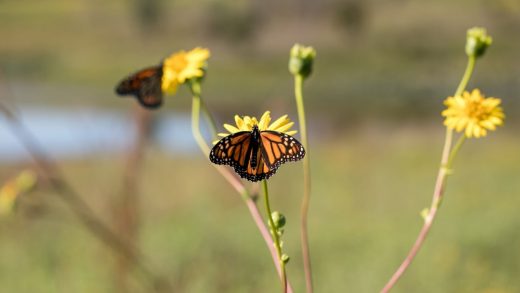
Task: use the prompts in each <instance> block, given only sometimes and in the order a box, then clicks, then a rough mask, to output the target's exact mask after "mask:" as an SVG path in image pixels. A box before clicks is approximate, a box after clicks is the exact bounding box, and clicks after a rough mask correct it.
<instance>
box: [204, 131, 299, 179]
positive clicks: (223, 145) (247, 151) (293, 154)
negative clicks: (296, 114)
mask: <svg viewBox="0 0 520 293" xmlns="http://www.w3.org/2000/svg"><path fill="white" fill-rule="evenodd" d="M304 156H305V149H304V148H303V146H302V144H301V143H299V142H298V141H297V140H296V139H295V138H294V137H292V136H290V135H287V134H285V133H282V132H277V131H272V130H263V131H261V130H259V129H258V126H256V125H255V126H253V130H252V131H239V132H236V133H233V134H230V135H228V136H226V137H224V138H222V139H221V140H220V141H219V142H217V144H216V145H215V146H213V149H211V152H210V154H209V159H210V161H211V162H213V163H215V164H219V165H229V166H231V167H233V168H234V169H235V172H237V173H238V175H240V177H242V178H246V179H247V180H249V181H253V182H255V181H259V180H262V179H267V178H269V177H270V176H271V175H273V174H274V173H276V170H277V169H278V167H280V165H281V164H283V163H285V162H287V161H298V160H300V159H302V158H303V157H304Z"/></svg>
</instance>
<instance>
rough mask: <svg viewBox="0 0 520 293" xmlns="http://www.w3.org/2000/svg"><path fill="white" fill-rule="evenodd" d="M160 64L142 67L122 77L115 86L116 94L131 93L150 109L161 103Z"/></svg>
mask: <svg viewBox="0 0 520 293" xmlns="http://www.w3.org/2000/svg"><path fill="white" fill-rule="evenodd" d="M161 80H162V65H159V66H153V67H148V68H145V69H142V70H140V71H138V72H136V73H134V74H131V75H130V76H128V77H127V78H125V79H123V80H122V81H121V82H120V83H119V84H118V86H117V87H116V93H117V94H118V95H122V96H124V95H133V96H135V97H136V98H137V100H138V101H139V103H140V104H141V105H142V106H144V107H146V108H150V109H154V108H158V107H159V106H161V104H162V96H163V94H162V88H161Z"/></svg>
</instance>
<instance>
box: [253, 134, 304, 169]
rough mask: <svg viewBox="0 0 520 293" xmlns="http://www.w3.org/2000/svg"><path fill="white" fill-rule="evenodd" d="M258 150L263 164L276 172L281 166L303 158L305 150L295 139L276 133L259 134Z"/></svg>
mask: <svg viewBox="0 0 520 293" xmlns="http://www.w3.org/2000/svg"><path fill="white" fill-rule="evenodd" d="M260 138H261V139H260V141H261V143H260V150H261V152H262V158H263V159H264V161H265V164H266V165H267V166H268V167H269V169H270V170H272V171H276V169H278V167H280V165H281V164H283V163H285V162H290V161H299V160H301V159H302V158H303V157H305V149H304V148H303V145H302V144H301V143H300V142H299V141H297V140H296V138H294V137H292V136H290V135H288V134H285V133H282V132H277V131H271V130H266V131H262V132H260Z"/></svg>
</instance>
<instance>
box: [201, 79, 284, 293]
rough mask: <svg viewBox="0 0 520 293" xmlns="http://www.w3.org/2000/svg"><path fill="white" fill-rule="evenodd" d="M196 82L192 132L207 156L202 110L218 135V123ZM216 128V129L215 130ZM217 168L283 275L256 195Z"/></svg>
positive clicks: (223, 168) (235, 178) (227, 172)
mask: <svg viewBox="0 0 520 293" xmlns="http://www.w3.org/2000/svg"><path fill="white" fill-rule="evenodd" d="M194 84H195V83H192V84H191V86H192V87H191V90H192V94H193V98H192V120H191V122H192V124H191V126H192V133H193V136H194V137H195V140H196V141H197V144H198V145H199V148H200V149H201V151H202V153H203V154H204V156H205V157H207V156H208V155H209V151H210V148H209V146H208V144H207V143H206V141H205V140H204V138H203V136H202V133H201V129H200V123H199V121H200V111H201V110H202V111H203V112H204V115H205V118H206V119H207V122H208V123H209V124H210V126H211V127H210V129H212V131H213V135H214V136H216V125H215V122H214V121H215V120H214V119H213V118H212V116H211V113H209V111H208V110H207V108H206V107H205V105H204V103H203V102H202V99H201V97H200V85H198V88H197V86H195V87H193V86H194ZM213 129H214V130H213ZM215 168H216V169H217V171H218V172H219V173H220V174H221V175H222V176H223V177H224V178H225V179H226V180H227V181H228V182H229V184H231V186H233V188H234V189H235V190H236V191H237V192H238V194H240V196H241V197H242V199H243V200H244V202H245V203H246V205H247V208H248V209H249V213H250V214H251V217H252V218H253V221H254V222H255V224H256V226H257V228H258V230H259V231H260V234H261V235H262V238H263V239H264V241H265V243H266V245H267V248H268V249H269V252H270V253H271V257H272V259H273V262H274V264H275V267H276V270H277V271H278V274H279V275H280V277H281V276H282V268H281V266H280V265H279V263H278V256H277V252H276V249H275V248H274V247H273V245H272V244H273V239H272V238H271V234H270V233H269V230H268V228H267V227H266V225H265V223H264V220H263V219H262V216H261V215H260V211H259V210H258V206H257V204H256V201H255V198H256V196H251V194H249V192H248V191H247V189H246V188H245V186H244V184H243V183H242V181H241V180H240V179H239V178H238V177H237V176H236V175H235V174H234V173H232V171H231V170H230V169H229V168H226V167H224V166H217V165H215ZM287 292H288V293H292V292H293V290H292V286H291V284H290V282H289V281H288V280H287Z"/></svg>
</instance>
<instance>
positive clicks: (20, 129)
mask: <svg viewBox="0 0 520 293" xmlns="http://www.w3.org/2000/svg"><path fill="white" fill-rule="evenodd" d="M1 108H3V111H4V112H5V113H6V117H7V118H8V119H7V120H8V121H9V125H10V127H11V130H12V132H13V134H14V135H16V136H17V137H18V139H19V140H20V142H21V143H22V144H23V146H24V147H25V148H26V149H27V151H28V153H29V154H30V155H31V157H32V159H33V160H34V162H35V164H36V166H37V168H38V169H39V174H40V175H41V176H42V177H43V178H45V179H46V180H48V182H49V183H50V186H51V187H52V188H53V189H54V191H55V192H56V195H58V196H59V197H60V198H61V199H62V200H63V201H64V202H65V203H66V204H67V206H68V207H69V208H70V209H71V210H72V212H73V213H74V214H75V215H76V216H77V217H78V219H79V220H80V221H81V222H82V223H83V224H84V226H85V228H87V230H88V231H90V232H91V233H92V235H94V236H96V237H97V238H99V239H100V240H101V241H102V242H104V243H105V244H106V245H107V246H108V247H109V248H111V249H112V250H113V251H114V252H116V253H119V254H121V255H122V256H124V257H125V258H127V259H128V260H129V261H130V262H132V263H133V264H134V265H135V266H136V267H137V268H139V269H140V271H141V273H142V276H144V277H145V278H146V280H147V281H149V282H150V283H151V285H152V286H153V288H154V290H155V291H156V292H164V291H170V289H171V288H170V285H169V283H168V282H167V281H166V280H165V279H163V278H161V277H158V276H157V275H155V274H154V273H153V272H152V271H151V270H150V269H149V268H148V267H147V266H146V265H145V264H144V261H143V260H142V253H141V252H139V251H138V250H137V249H136V248H135V247H131V246H130V245H128V243H126V242H125V241H124V240H123V239H121V238H120V237H119V236H118V235H117V234H116V233H114V232H113V231H112V230H111V229H110V228H109V227H108V226H107V225H105V224H104V223H103V221H102V220H101V219H99V218H98V217H97V216H96V215H95V213H94V211H93V210H92V208H90V206H89V205H88V204H87V203H86V202H85V201H84V200H83V199H82V198H81V196H80V195H79V194H78V193H77V191H76V190H75V189H74V188H72V186H71V185H70V184H69V183H68V182H67V181H66V180H65V179H64V176H63V175H62V174H61V173H60V171H59V169H58V168H57V166H56V165H55V164H54V162H53V161H52V160H51V159H50V158H49V157H48V156H47V155H46V154H44V152H43V148H42V147H41V146H40V145H39V144H38V142H37V140H36V139H35V138H34V136H33V135H32V134H31V133H30V132H29V130H28V129H27V128H26V127H25V126H24V125H23V124H22V122H21V121H20V120H19V118H18V117H17V116H16V115H14V113H12V112H10V111H9V110H8V109H7V108H6V107H1Z"/></svg>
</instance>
